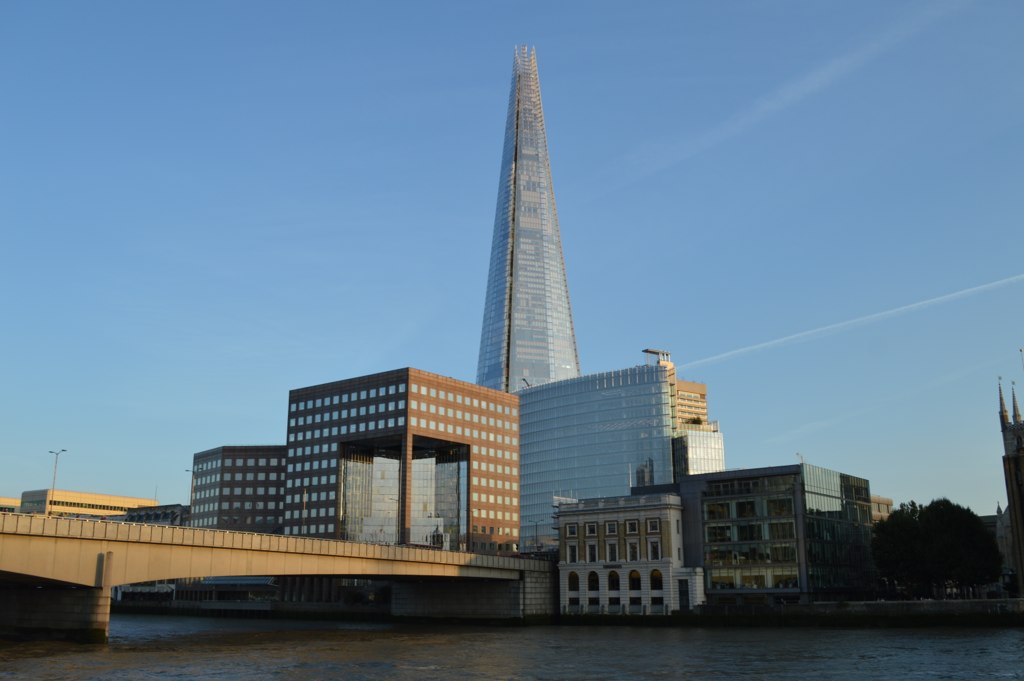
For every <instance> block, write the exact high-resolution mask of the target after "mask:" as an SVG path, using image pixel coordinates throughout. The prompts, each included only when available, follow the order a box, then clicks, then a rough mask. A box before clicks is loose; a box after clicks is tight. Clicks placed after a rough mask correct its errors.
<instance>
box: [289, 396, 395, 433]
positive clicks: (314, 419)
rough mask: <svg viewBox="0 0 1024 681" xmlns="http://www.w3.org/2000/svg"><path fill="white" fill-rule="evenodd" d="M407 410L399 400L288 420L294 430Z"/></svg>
mask: <svg viewBox="0 0 1024 681" xmlns="http://www.w3.org/2000/svg"><path fill="white" fill-rule="evenodd" d="M396 408H397V409H399V410H402V409H405V400H398V402H394V401H392V402H381V403H380V404H371V405H369V406H366V405H364V406H362V407H352V411H351V412H349V410H348V409H340V410H338V409H335V410H334V411H325V412H323V413H320V412H317V413H315V414H309V415H307V416H299V417H292V418H290V419H288V427H289V428H294V427H295V426H306V425H313V424H315V423H321V422H330V421H338V420H347V419H348V418H350V417H351V418H356V417H359V416H367V415H369V416H372V415H374V414H377V413H378V412H379V413H381V414H383V413H385V412H389V411H395V409H396Z"/></svg>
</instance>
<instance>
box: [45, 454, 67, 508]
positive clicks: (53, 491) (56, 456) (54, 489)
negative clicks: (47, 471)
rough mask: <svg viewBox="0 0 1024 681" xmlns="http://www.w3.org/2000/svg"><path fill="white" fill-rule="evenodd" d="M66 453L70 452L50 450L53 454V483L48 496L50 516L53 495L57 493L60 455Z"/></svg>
mask: <svg viewBox="0 0 1024 681" xmlns="http://www.w3.org/2000/svg"><path fill="white" fill-rule="evenodd" d="M66 451H68V450H66V449H60V450H57V451H54V450H52V449H51V450H50V454H53V482H52V483H50V493H49V494H48V495H47V496H46V515H50V504H51V502H52V501H53V495H54V494H56V492H57V462H58V461H60V455H61V454H63V453H64V452H66Z"/></svg>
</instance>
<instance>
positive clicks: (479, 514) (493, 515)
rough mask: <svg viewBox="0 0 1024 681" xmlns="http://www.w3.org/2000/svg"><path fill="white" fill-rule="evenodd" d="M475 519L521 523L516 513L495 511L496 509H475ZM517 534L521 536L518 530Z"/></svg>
mask: <svg viewBox="0 0 1024 681" xmlns="http://www.w3.org/2000/svg"><path fill="white" fill-rule="evenodd" d="M473 517H474V518H489V519H491V520H510V521H516V522H518V521H519V514H518V513H515V512H514V511H495V510H494V509H489V508H474V509H473ZM516 534H517V535H518V534H519V531H518V530H516Z"/></svg>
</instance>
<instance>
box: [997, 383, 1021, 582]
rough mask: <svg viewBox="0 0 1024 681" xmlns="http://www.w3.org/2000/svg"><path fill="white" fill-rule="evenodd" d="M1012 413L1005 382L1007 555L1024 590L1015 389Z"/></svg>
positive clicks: (1001, 422) (1001, 404)
mask: <svg viewBox="0 0 1024 681" xmlns="http://www.w3.org/2000/svg"><path fill="white" fill-rule="evenodd" d="M1012 395H1013V416H1012V417H1011V416H1010V414H1009V413H1008V412H1007V411H1006V401H1005V400H1004V399H1003V386H1002V385H1001V384H1000V386H999V428H1000V430H1002V431H1003V477H1004V478H1005V480H1006V513H1009V514H1010V537H1011V543H1012V544H1013V550H1012V552H1011V553H1012V556H1004V558H1006V559H1009V560H1008V561H1007V562H1012V563H1013V568H1014V569H1015V570H1016V572H1017V588H1018V590H1019V593H1022V594H1024V419H1022V418H1021V415H1020V407H1019V406H1017V390H1016V388H1014V389H1013V393H1012Z"/></svg>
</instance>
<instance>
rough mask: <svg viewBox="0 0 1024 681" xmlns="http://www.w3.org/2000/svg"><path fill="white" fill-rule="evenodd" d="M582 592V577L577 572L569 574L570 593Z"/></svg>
mask: <svg viewBox="0 0 1024 681" xmlns="http://www.w3.org/2000/svg"><path fill="white" fill-rule="evenodd" d="M579 590H580V576H579V575H578V574H576V573H575V572H570V573H569V591H579Z"/></svg>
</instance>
